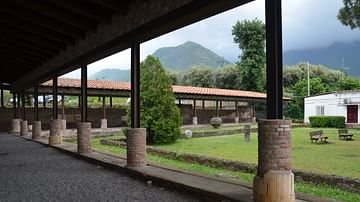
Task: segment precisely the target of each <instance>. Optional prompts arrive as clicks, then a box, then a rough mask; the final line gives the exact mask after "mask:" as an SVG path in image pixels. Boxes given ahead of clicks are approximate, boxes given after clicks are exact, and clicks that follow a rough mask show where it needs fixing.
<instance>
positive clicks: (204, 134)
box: [180, 128, 257, 139]
mask: <svg viewBox="0 0 360 202" xmlns="http://www.w3.org/2000/svg"><path fill="white" fill-rule="evenodd" d="M250 132H252V133H256V132H257V128H251V129H250ZM239 133H244V129H243V128H241V129H229V130H219V131H204V132H193V133H192V138H200V137H213V136H222V135H235V134H239ZM180 138H181V139H185V138H186V137H185V135H184V134H181V136H180Z"/></svg>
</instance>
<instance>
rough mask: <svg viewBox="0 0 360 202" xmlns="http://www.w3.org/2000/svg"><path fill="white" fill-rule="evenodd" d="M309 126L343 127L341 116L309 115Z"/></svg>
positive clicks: (343, 120) (343, 119)
mask: <svg viewBox="0 0 360 202" xmlns="http://www.w3.org/2000/svg"><path fill="white" fill-rule="evenodd" d="M309 120H310V125H311V127H329V128H345V117H343V116H310V117H309Z"/></svg>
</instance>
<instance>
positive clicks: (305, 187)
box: [91, 129, 360, 202]
mask: <svg viewBox="0 0 360 202" xmlns="http://www.w3.org/2000/svg"><path fill="white" fill-rule="evenodd" d="M296 130H297V129H296ZM299 136H300V135H299ZM119 137H123V136H113V137H109V138H110V139H116V138H119ZM223 138H224V140H226V141H229V140H236V141H239V142H242V137H241V136H240V135H236V136H226V137H223ZM100 139H102V138H93V139H92V141H91V142H92V147H93V148H94V149H96V150H99V151H103V152H109V153H112V154H114V155H117V156H119V157H125V156H126V150H125V149H124V148H121V147H118V146H107V145H101V144H100ZM200 139H202V140H205V139H216V142H221V141H218V140H217V139H219V137H217V138H200ZM200 139H192V140H187V141H179V142H178V143H177V144H179V145H186V144H189V143H191V142H193V141H196V140H200ZM220 139H221V138H220ZM177 144H175V145H177ZM175 145H174V146H175ZM245 146H247V147H248V149H253V150H256V148H257V146H256V141H255V139H253V140H252V142H250V143H246V144H245ZM314 146H326V145H314ZM167 147H169V146H167ZM255 156H256V152H255ZM254 158H256V157H254ZM147 160H148V161H150V162H155V163H158V164H162V165H165V166H168V167H175V168H177V169H179V170H187V171H191V172H196V173H202V174H207V175H215V176H222V177H231V178H237V179H241V180H244V181H247V182H252V180H253V178H254V174H253V173H242V172H234V171H229V170H226V169H218V168H210V167H207V166H203V165H199V164H194V163H187V162H181V161H176V160H171V159H166V158H163V157H159V156H154V155H151V154H148V155H147ZM295 190H296V191H297V192H303V193H308V194H311V195H316V196H320V197H326V198H332V199H336V200H341V201H349V202H354V201H360V195H359V194H356V193H351V192H347V191H343V190H340V189H338V188H334V187H329V186H327V185H314V184H311V183H304V182H296V183H295Z"/></svg>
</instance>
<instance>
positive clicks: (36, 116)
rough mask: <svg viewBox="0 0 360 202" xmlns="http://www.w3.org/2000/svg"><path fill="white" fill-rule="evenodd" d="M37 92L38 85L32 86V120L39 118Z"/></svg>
mask: <svg viewBox="0 0 360 202" xmlns="http://www.w3.org/2000/svg"><path fill="white" fill-rule="evenodd" d="M38 97H39V92H38V86H37V85H35V86H34V121H38V120H39V98H38Z"/></svg>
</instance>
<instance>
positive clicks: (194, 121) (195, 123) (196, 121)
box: [192, 116, 198, 125]
mask: <svg viewBox="0 0 360 202" xmlns="http://www.w3.org/2000/svg"><path fill="white" fill-rule="evenodd" d="M192 122H193V125H197V124H198V117H197V116H194V117H193V118H192Z"/></svg>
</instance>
